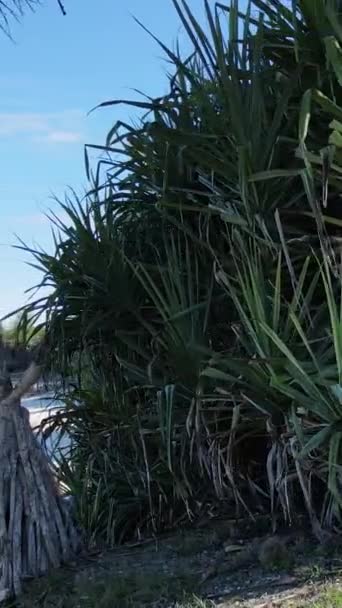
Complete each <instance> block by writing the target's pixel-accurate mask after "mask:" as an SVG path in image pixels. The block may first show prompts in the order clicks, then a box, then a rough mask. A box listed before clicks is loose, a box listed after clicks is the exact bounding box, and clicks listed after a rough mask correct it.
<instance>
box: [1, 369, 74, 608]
mask: <svg viewBox="0 0 342 608" xmlns="http://www.w3.org/2000/svg"><path fill="white" fill-rule="evenodd" d="M31 367H32V366H31ZM33 367H34V366H33ZM35 370H39V368H37V366H35ZM35 373H37V372H36V371H35ZM29 375H30V374H29ZM26 376H27V373H26ZM31 376H32V370H31ZM30 379H31V378H30ZM24 380H25V375H24ZM26 389H27V379H26V384H25V382H23V383H21V385H20V387H18V388H17V389H15V390H14V391H12V387H11V384H10V383H9V382H8V380H7V381H5V382H4V381H3V382H0V601H1V600H3V599H5V598H7V597H11V596H13V595H17V594H19V593H20V591H21V585H22V581H23V579H24V578H26V577H32V576H39V575H42V574H45V573H46V572H47V571H48V570H49V569H50V568H58V567H59V566H60V565H62V564H63V563H65V562H67V561H68V560H70V559H71V558H72V557H73V556H74V555H75V553H76V552H77V550H78V549H79V536H78V534H77V532H76V529H75V527H74V525H73V522H72V520H71V516H70V513H69V510H68V509H67V507H66V506H65V504H64V503H63V500H62V498H61V496H60V494H59V492H58V488H57V486H56V483H55V480H54V478H53V474H52V469H51V468H50V463H49V460H48V458H47V457H46V455H45V454H44V452H43V450H42V449H41V447H40V446H39V444H38V441H37V439H36V437H35V436H34V434H33V432H32V429H31V427H30V422H29V415H28V412H27V410H25V409H24V408H22V407H21V406H20V397H21V394H23V392H25V390H26Z"/></svg>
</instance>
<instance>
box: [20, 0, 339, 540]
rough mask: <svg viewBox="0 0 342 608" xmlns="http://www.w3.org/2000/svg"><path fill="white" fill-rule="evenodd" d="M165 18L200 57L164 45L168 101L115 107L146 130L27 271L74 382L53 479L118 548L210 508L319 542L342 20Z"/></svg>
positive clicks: (333, 318)
mask: <svg viewBox="0 0 342 608" xmlns="http://www.w3.org/2000/svg"><path fill="white" fill-rule="evenodd" d="M174 5H175V10H177V11H178V14H179V17H180V19H181V21H182V23H183V26H184V27H185V28H186V30H187V32H188V35H189V37H190V39H191V41H192V43H193V47H194V48H193V51H194V52H193V54H192V55H191V56H190V57H188V58H182V57H181V55H180V54H179V53H178V52H177V53H176V52H172V51H171V50H169V49H167V48H166V47H165V46H164V45H163V44H162V43H159V44H161V46H162V48H163V50H164V52H165V54H166V56H167V57H168V59H169V61H170V62H171V64H172V66H173V71H172V75H171V76H170V79H169V92H168V94H167V95H165V96H164V97H161V98H158V99H150V98H146V99H144V100H143V101H139V102H122V101H112V102H107V104H106V105H110V104H118V103H129V104H131V105H133V106H136V107H137V108H139V109H142V110H145V111H146V114H145V115H143V117H142V118H141V120H140V122H139V124H138V125H137V126H132V125H127V124H123V123H117V124H115V125H114V127H113V128H112V129H111V130H110V132H109V134H108V138H107V142H106V145H105V146H104V147H103V148H102V149H101V150H102V152H103V160H101V161H100V162H99V165H98V166H97V167H96V169H95V171H93V170H92V167H91V166H90V162H89V159H88V155H86V166H87V171H88V177H89V179H90V180H91V182H92V187H91V191H90V192H89V194H88V196H87V198H86V200H85V201H82V202H78V201H77V200H74V201H67V203H66V205H64V206H63V209H64V212H65V213H66V214H67V217H68V221H65V222H61V221H58V220H56V251H55V255H53V256H50V255H48V254H46V253H42V252H40V251H37V252H34V257H35V263H36V264H38V266H40V268H41V269H42V272H43V280H42V286H47V285H48V286H51V287H52V291H51V293H50V295H49V296H48V297H46V298H41V299H39V300H37V301H36V302H33V303H32V304H30V306H29V307H28V308H27V311H26V312H27V314H28V315H29V317H30V318H32V319H35V320H38V318H40V319H42V323H43V326H44V327H45V328H46V330H47V336H48V339H49V343H50V352H51V354H52V359H53V362H54V364H55V365H56V366H57V367H58V368H59V369H60V368H62V369H63V370H64V371H65V372H66V373H69V372H70V367H72V369H73V370H75V369H76V370H77V373H76V374H75V375H77V383H76V384H77V386H76V388H75V390H74V393H72V394H70V393H69V394H68V395H67V396H66V397H65V398H66V400H67V409H66V411H65V414H63V415H60V416H59V417H58V418H57V419H56V424H57V425H62V426H63V428H66V429H67V430H68V432H69V433H70V434H71V435H72V438H73V442H72V448H71V454H69V455H68V458H67V459H65V460H64V462H63V466H62V473H63V476H64V480H65V481H66V482H67V483H68V485H69V486H70V487H71V489H72V491H74V492H75V495H76V496H77V497H78V509H79V514H80V517H81V519H82V522H83V524H84V525H85V526H86V527H87V529H88V530H89V531H90V533H91V534H93V535H95V536H97V535H98V534H100V535H102V536H103V537H105V538H106V540H107V541H110V542H113V541H118V540H122V539H124V538H127V537H128V536H132V535H133V534H136V535H139V534H141V533H143V532H145V531H146V530H154V531H158V530H161V529H163V528H165V527H167V526H172V525H176V524H179V523H180V522H184V521H186V520H193V519H194V518H196V517H197V516H198V515H199V514H200V513H201V512H203V510H205V509H206V508H207V505H208V504H210V505H211V508H212V507H213V505H216V506H217V507H218V508H219V509H221V508H224V509H225V510H228V512H230V513H234V514H235V513H242V512H246V511H247V512H248V513H251V514H252V513H253V512H254V513H255V512H260V511H266V510H271V512H272V514H273V517H274V518H277V517H278V516H279V515H281V517H283V518H285V520H289V519H291V518H293V517H294V515H295V512H296V510H297V509H298V508H301V506H303V504H304V505H305V507H306V508H307V510H308V512H309V515H310V518H311V522H312V525H313V527H314V530H315V532H316V533H317V535H319V534H320V533H321V526H322V525H325V526H332V525H334V524H336V523H337V522H339V521H340V507H341V499H342V495H341V481H340V465H341V462H342V461H341V449H342V445H341V439H342V411H341V399H342V393H341V391H340V388H339V386H340V385H341V375H342V316H341V315H342V306H341V305H342V299H341V271H340V252H339V232H340V230H341V226H342V214H341V211H340V181H341V174H342V163H341V160H342V152H341V149H342V98H341V96H342V93H341V90H342V89H341V84H342V48H341V45H342V14H341V13H340V11H341V10H342V9H341V6H340V2H338V0H292V3H285V2H283V1H281V0H269V1H268V2H266V1H264V0H252V1H251V2H250V3H249V4H248V7H247V10H246V12H245V13H243V12H240V11H239V6H238V1H237V0H232V2H231V5H230V7H228V6H224V5H223V4H220V3H216V4H215V5H214V6H213V5H212V4H210V3H209V2H208V1H205V2H204V4H203V8H204V12H205V16H206V21H207V26H206V29H205V30H203V29H202V28H201V26H200V24H199V23H198V22H197V21H196V20H195V18H194V16H193V15H192V14H191V12H190V10H189V8H188V6H187V4H186V2H185V1H180V0H179V1H177V0H174ZM104 105H105V104H104ZM32 315H33V316H32ZM75 403H77V406H76V405H75Z"/></svg>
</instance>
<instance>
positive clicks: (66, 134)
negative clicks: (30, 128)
mask: <svg viewBox="0 0 342 608" xmlns="http://www.w3.org/2000/svg"><path fill="white" fill-rule="evenodd" d="M82 139H83V138H82V133H80V132H79V131H50V132H48V133H46V134H45V135H41V136H39V137H37V141H38V140H39V141H42V142H46V143H50V144H77V143H79V142H80V141H82Z"/></svg>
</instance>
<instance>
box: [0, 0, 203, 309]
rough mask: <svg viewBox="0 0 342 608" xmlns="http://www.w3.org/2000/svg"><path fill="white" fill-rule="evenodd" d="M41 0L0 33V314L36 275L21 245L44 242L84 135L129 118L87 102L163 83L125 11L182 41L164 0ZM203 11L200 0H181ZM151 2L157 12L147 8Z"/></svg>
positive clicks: (160, 87)
mask: <svg viewBox="0 0 342 608" xmlns="http://www.w3.org/2000/svg"><path fill="white" fill-rule="evenodd" d="M64 4H65V8H66V9H67V13H68V14H67V16H66V17H63V16H62V15H61V13H60V12H59V9H58V5H57V0H45V2H43V5H42V7H40V8H39V9H37V11H36V13H35V14H31V13H27V14H26V15H25V17H24V18H23V19H22V22H21V23H20V24H13V27H12V34H13V38H14V40H15V42H14V43H13V42H11V41H10V40H9V39H7V38H6V37H5V36H3V35H0V56H1V57H2V61H1V68H0V88H1V96H0V178H1V179H0V252H1V256H0V285H1V286H2V289H1V297H0V316H2V315H4V314H7V313H8V312H9V311H10V310H13V309H14V308H17V307H18V306H20V305H21V304H23V302H24V301H25V298H26V296H24V292H25V290H26V289H27V288H29V287H31V286H33V285H35V284H36V283H37V282H38V281H39V273H38V272H37V271H35V270H33V269H31V268H30V267H29V266H27V264H25V260H26V261H27V260H28V258H27V256H26V257H25V256H24V254H22V252H20V251H18V250H15V249H13V247H11V245H13V244H15V243H16V242H17V241H16V237H15V235H16V234H17V235H18V236H19V237H21V238H22V239H23V240H24V241H25V242H26V243H27V244H29V245H35V244H39V245H41V246H42V247H44V248H51V243H52V240H51V235H50V227H49V222H48V221H47V220H46V218H45V215H44V214H45V212H46V211H48V210H49V209H54V210H56V204H55V202H54V201H53V198H52V196H53V195H57V196H58V197H63V193H64V192H65V190H66V188H67V187H68V186H72V187H73V188H74V189H76V190H77V191H78V192H80V193H82V192H83V191H84V189H85V187H86V178H85V173H84V166H83V149H84V144H85V143H96V144H100V143H103V141H104V139H105V135H106V133H107V131H108V130H109V129H110V127H111V126H112V125H113V123H114V122H115V121H116V120H117V119H118V118H121V119H123V120H127V119H130V118H134V110H132V109H130V110H127V109H125V108H124V107H122V106H120V107H116V108H115V109H113V108H108V109H102V110H98V111H96V112H94V113H92V114H91V115H89V116H88V115H87V113H88V111H89V110H90V109H91V108H93V107H94V106H95V105H96V104H98V103H100V102H101V101H105V100H108V99H115V98H122V97H124V98H137V95H136V93H134V92H132V90H131V89H133V88H136V89H140V90H142V91H144V92H146V93H148V94H150V95H158V94H160V93H163V92H164V91H165V90H166V76H165V73H166V70H167V65H166V63H165V59H164V58H163V54H162V51H161V49H160V48H159V47H158V46H157V45H156V43H155V42H154V41H153V40H152V39H151V38H150V37H149V36H148V35H147V34H146V33H145V32H144V31H143V30H142V29H141V28H140V27H139V26H138V25H137V24H136V23H135V22H134V20H133V15H134V16H136V17H137V18H138V19H140V20H141V21H142V22H143V23H144V24H145V25H146V26H147V27H148V28H149V29H150V30H152V31H153V32H154V33H156V34H157V35H158V37H159V38H160V39H161V40H163V41H164V42H165V43H167V44H169V45H173V44H174V43H175V42H176V40H177V38H178V39H180V43H181V47H182V48H183V49H184V50H185V51H186V50H189V48H190V46H189V42H188V41H187V38H186V36H185V34H184V32H183V31H182V29H181V27H180V23H179V19H178V17H177V14H176V12H175V9H174V7H173V6H172V2H171V0H101V1H100V0H64ZM188 4H189V5H190V6H191V7H192V9H193V10H194V12H195V13H197V14H198V13H199V14H200V15H201V14H203V12H202V0H188ZM157 9H159V11H158V10H157Z"/></svg>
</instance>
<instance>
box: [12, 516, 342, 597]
mask: <svg viewBox="0 0 342 608" xmlns="http://www.w3.org/2000/svg"><path fill="white" fill-rule="evenodd" d="M233 527H234V530H235V531H234V532H233V533H232V522H222V521H221V522H219V521H216V522H215V523H212V524H211V525H210V526H209V525H208V526H207V527H206V528H203V529H197V530H188V531H180V532H178V533H177V534H173V535H170V536H165V537H163V538H159V539H158V540H157V539H150V540H148V541H145V542H142V543H141V544H138V545H130V546H129V545H126V546H124V547H120V548H117V549H115V550H112V551H109V552H108V551H107V552H93V553H92V554H89V555H88V556H87V557H84V558H83V559H82V560H81V561H80V562H79V563H78V564H70V565H69V567H68V568H65V569H63V571H59V572H58V573H56V574H54V575H52V576H51V577H47V578H46V579H41V580H40V581H38V582H37V581H34V582H32V583H28V584H27V587H26V590H25V593H24V595H23V598H22V600H21V602H20V603H19V604H17V605H20V606H24V607H25V608H26V607H27V608H28V606H30V608H31V607H32V608H33V607H36V606H42V607H44V608H48V607H49V608H50V607H51V608H52V607H55V606H56V607H57V606H58V607H60V608H64V607H68V608H69V606H70V607H71V606H80V607H83V606H87V608H88V606H89V608H93V606H94V607H95V606H103V607H106V608H107V606H108V608H109V607H113V608H114V607H116V606H118V607H119V606H120V608H125V607H126V606H134V607H135V606H158V607H159V606H163V607H164V606H176V605H177V606H179V607H180V608H182V607H183V606H187V607H188V606H189V608H192V606H207V605H208V606H209V605H211V606H213V605H215V606H221V607H222V608H223V607H226V608H227V607H228V606H251V607H252V606H254V607H255V606H258V608H261V607H265V608H266V607H270V606H278V605H285V604H290V605H292V606H300V605H304V604H305V605H306V602H307V601H309V600H310V599H311V598H314V597H315V596H316V595H317V593H318V592H320V591H321V589H322V585H326V584H327V583H328V582H329V581H334V584H336V585H339V581H340V579H339V577H340V574H341V580H342V549H340V547H339V543H335V542H334V543H332V542H331V543H327V544H326V546H324V547H322V546H318V545H317V543H316V542H315V541H314V539H312V538H311V537H310V535H309V534H306V533H304V532H303V531H302V530H301V529H297V530H293V531H291V533H290V534H285V535H282V536H280V537H279V542H280V543H281V545H282V547H283V549H282V553H281V554H278V555H277V551H275V552H274V550H273V553H272V552H271V553H270V555H268V560H267V559H263V558H262V559H261V557H262V555H263V554H262V548H263V547H266V548H267V547H268V546H271V545H272V546H273V540H272V541H271V542H269V541H268V540H267V539H269V538H270V535H265V534H259V535H257V536H249V537H247V538H246V529H244V532H243V533H242V531H241V533H240V534H237V533H236V526H233ZM271 538H274V537H271ZM265 541H266V544H265ZM276 542H278V540H277V541H276ZM267 543H268V544H267ZM275 546H276V547H277V545H275ZM284 547H285V549H284ZM265 555H266V553H265ZM263 557H265V556H263ZM266 557H267V555H266ZM261 562H262V563H261ZM113 581H114V582H113ZM114 583H115V584H114ZM113 585H114V586H113ZM114 587H115V589H114ZM109 588H111V596H110V598H109V600H108V602H105V603H101V602H100V600H98V601H97V602H95V603H91V601H90V600H89V603H82V602H79V600H78V599H77V598H79V597H81V596H82V594H83V596H82V597H87V598H88V599H89V597H90V596H92V594H93V595H94V589H99V591H98V592H97V591H96V592H95V595H96V593H99V594H100V593H102V592H104V591H108V589H109ZM87 589H88V590H89V589H91V590H92V591H91V592H89V597H88V595H87V593H88V591H87ZM101 589H102V591H101ZM120 594H121V595H120ZM185 595H186V596H187V597H193V596H196V598H198V601H200V600H201V601H203V603H202V604H198V603H196V604H191V603H186V604H182V603H179V602H180V598H182V597H185ZM61 598H62V599H61ZM63 598H64V599H63ZM71 598H73V599H72V601H71ZM118 598H119V599H118ZM120 598H122V600H120ZM57 601H58V602H59V603H56V602H57ZM92 601H93V600H92ZM94 601H95V600H94ZM206 601H209V603H205V602H206ZM177 602H178V603H177ZM196 602H197V600H196Z"/></svg>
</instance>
